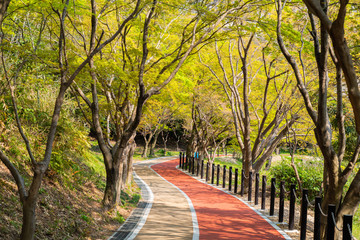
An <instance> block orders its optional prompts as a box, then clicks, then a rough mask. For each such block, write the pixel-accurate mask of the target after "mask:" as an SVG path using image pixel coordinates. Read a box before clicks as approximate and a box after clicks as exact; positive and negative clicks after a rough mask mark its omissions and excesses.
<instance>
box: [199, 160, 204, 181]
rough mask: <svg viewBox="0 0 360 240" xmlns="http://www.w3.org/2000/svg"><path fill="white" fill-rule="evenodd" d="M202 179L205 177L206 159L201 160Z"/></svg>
mask: <svg viewBox="0 0 360 240" xmlns="http://www.w3.org/2000/svg"><path fill="white" fill-rule="evenodd" d="M200 178H201V179H203V178H204V160H201V177H200Z"/></svg>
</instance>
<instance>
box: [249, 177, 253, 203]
mask: <svg viewBox="0 0 360 240" xmlns="http://www.w3.org/2000/svg"><path fill="white" fill-rule="evenodd" d="M252 175H253V172H252V171H250V172H249V192H248V201H249V202H251V197H252Z"/></svg>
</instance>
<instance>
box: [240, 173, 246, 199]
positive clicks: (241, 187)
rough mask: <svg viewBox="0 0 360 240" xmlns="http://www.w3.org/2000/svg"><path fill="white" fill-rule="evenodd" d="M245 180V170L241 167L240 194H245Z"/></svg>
mask: <svg viewBox="0 0 360 240" xmlns="http://www.w3.org/2000/svg"><path fill="white" fill-rule="evenodd" d="M244 180H245V171H244V169H241V185H240V195H241V196H244Z"/></svg>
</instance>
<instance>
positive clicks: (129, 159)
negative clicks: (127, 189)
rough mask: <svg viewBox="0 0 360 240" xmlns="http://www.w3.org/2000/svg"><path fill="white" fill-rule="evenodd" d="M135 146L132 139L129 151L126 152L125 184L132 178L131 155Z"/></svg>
mask: <svg viewBox="0 0 360 240" xmlns="http://www.w3.org/2000/svg"><path fill="white" fill-rule="evenodd" d="M135 148H136V143H135V141H133V143H132V144H131V147H130V152H129V154H128V164H127V178H126V181H125V182H126V184H129V183H130V182H131V179H132V173H133V156H134V152H135Z"/></svg>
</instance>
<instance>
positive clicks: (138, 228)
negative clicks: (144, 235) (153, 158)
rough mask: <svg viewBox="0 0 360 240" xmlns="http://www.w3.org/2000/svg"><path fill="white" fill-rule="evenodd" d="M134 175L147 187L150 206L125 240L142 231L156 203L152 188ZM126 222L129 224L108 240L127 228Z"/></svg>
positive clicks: (135, 176) (147, 206)
mask: <svg viewBox="0 0 360 240" xmlns="http://www.w3.org/2000/svg"><path fill="white" fill-rule="evenodd" d="M133 175H134V179H135V181H139V182H141V183H142V184H143V185H144V186H145V189H146V191H147V192H148V193H149V200H148V204H147V205H146V207H145V210H144V212H143V214H142V216H141V218H140V221H139V222H138V223H137V224H136V227H135V228H134V229H133V230H132V231H131V234H130V235H128V236H127V237H126V238H125V239H124V240H132V239H134V238H135V237H136V235H137V234H138V233H139V232H140V230H141V229H142V227H143V226H144V224H145V222H146V220H147V218H148V216H149V213H150V210H151V208H152V205H153V202H154V194H153V192H152V191H151V189H150V187H149V186H148V185H147V184H146V183H145V182H144V181H143V180H142V179H141V178H140V177H139V176H138V175H137V174H136V173H135V171H134V172H133ZM129 218H130V217H129ZM129 218H128V219H129ZM126 222H127V220H126V221H125V222H124V223H123V225H121V227H120V228H119V229H118V230H117V231H116V232H115V233H114V234H113V235H111V237H110V238H109V239H108V240H111V239H112V238H114V235H115V234H116V233H117V232H119V231H120V229H121V228H122V226H125V223H126Z"/></svg>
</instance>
